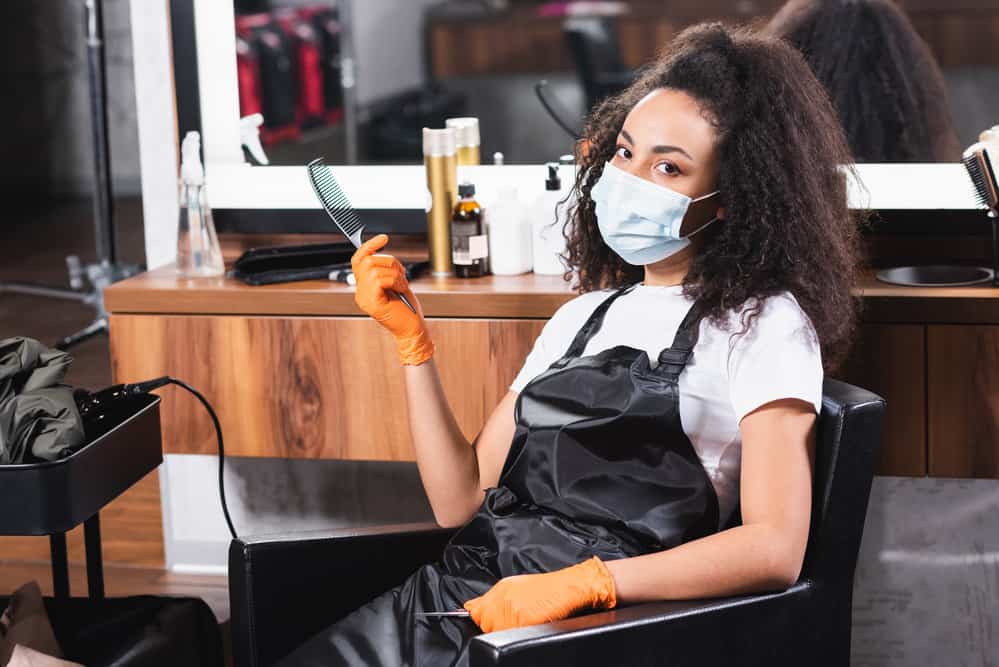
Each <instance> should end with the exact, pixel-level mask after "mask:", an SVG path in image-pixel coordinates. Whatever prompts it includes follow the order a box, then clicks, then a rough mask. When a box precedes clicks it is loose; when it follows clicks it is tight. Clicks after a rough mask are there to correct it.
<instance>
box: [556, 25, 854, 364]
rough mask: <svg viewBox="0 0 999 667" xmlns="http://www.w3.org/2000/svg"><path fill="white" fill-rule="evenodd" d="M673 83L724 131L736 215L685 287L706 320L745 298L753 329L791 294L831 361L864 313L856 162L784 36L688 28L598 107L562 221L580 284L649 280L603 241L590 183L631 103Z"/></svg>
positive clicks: (723, 165)
mask: <svg viewBox="0 0 999 667" xmlns="http://www.w3.org/2000/svg"><path fill="white" fill-rule="evenodd" d="M662 88H669V89H673V90H679V91H683V92H685V93H687V94H689V95H690V96H692V97H693V98H694V99H695V100H696V101H697V102H698V103H699V105H700V106H701V108H702V110H703V112H704V114H705V117H706V118H707V120H708V121H709V122H710V123H711V124H712V125H713V126H714V128H715V130H716V132H717V150H718V163H719V175H718V184H717V187H718V189H719V190H721V196H722V198H723V205H724V207H725V218H724V220H723V221H720V222H716V223H715V224H713V225H711V226H709V227H708V228H707V229H706V230H705V231H704V232H702V233H703V234H705V235H709V236H708V238H707V239H706V242H705V243H704V245H703V246H702V248H701V249H700V251H699V252H698V253H697V254H696V255H695V256H694V257H693V258H692V260H691V265H690V268H689V270H688V273H687V275H686V277H685V278H684V283H683V292H684V294H685V295H687V296H688V297H693V298H700V299H701V301H700V304H701V307H702V308H703V310H704V314H705V316H706V317H707V318H708V319H709V321H712V322H713V323H715V324H716V325H718V326H720V327H722V328H723V329H724V328H726V327H727V326H728V319H729V315H730V310H732V309H739V308H740V307H742V306H743V305H744V304H746V308H745V310H744V311H743V314H742V319H741V329H740V330H739V331H738V332H735V335H741V334H745V333H746V332H748V331H749V330H750V329H751V327H752V324H753V322H754V320H755V319H756V317H757V316H758V315H759V313H760V311H761V309H762V307H763V302H764V301H765V300H766V298H767V297H770V296H773V295H776V294H779V293H781V292H783V291H785V290H787V291H790V292H791V293H792V294H793V295H794V296H795V298H796V299H797V301H798V303H799V304H800V306H801V308H802V309H803V310H804V312H805V313H806V314H807V315H808V317H809V318H810V320H811V322H812V325H813V327H814V329H815V332H816V335H817V337H818V342H819V345H820V349H821V351H822V357H823V363H824V365H825V367H826V369H827V370H832V369H833V368H835V367H836V366H837V365H838V363H839V362H840V361H841V360H842V358H843V357H844V355H845V353H846V352H847V350H848V348H849V345H850V339H851V334H852V332H853V330H854V327H855V323H856V301H855V299H854V298H853V296H852V294H851V287H852V286H853V284H854V279H855V275H856V272H857V270H858V266H859V261H860V233H859V223H860V222H861V218H862V216H861V215H859V214H858V213H856V212H853V211H851V210H850V209H849V207H848V202H847V172H848V171H849V170H850V169H851V167H850V165H851V163H852V162H853V160H852V157H851V155H850V150H849V148H848V146H847V143H846V138H845V136H844V133H843V129H842V126H841V125H840V123H839V120H838V119H837V117H836V112H835V111H834V109H833V107H832V104H831V103H830V101H829V98H828V95H827V94H826V92H825V89H824V88H823V87H822V85H821V84H820V83H819V82H818V81H817V80H816V78H815V76H814V75H813V74H812V72H811V70H809V68H808V65H807V64H806V63H805V61H804V60H803V59H802V57H801V55H800V54H799V53H798V52H797V51H795V50H794V49H793V48H791V47H790V46H788V45H787V44H785V43H784V42H782V41H780V40H779V39H776V38H773V37H767V36H763V35H760V34H757V33H754V32H752V31H749V30H747V29H744V28H738V29H736V28H726V27H724V26H722V25H721V24H717V23H716V24H702V25H698V26H693V27H691V28H688V29H686V30H685V31H683V32H682V33H681V34H679V35H678V36H677V37H676V38H675V39H674V40H673V41H672V42H671V43H670V44H669V45H668V47H667V48H666V49H665V50H664V51H663V53H662V54H661V55H660V57H659V58H658V59H657V60H656V61H654V62H653V63H651V64H650V65H648V66H647V68H646V69H644V70H643V72H642V74H641V75H640V77H639V78H638V80H637V81H635V83H633V84H632V85H631V86H630V87H628V88H627V89H625V90H624V91H623V92H621V93H620V94H618V95H616V96H615V97H612V98H609V99H607V100H605V101H604V102H602V103H601V104H600V105H598V106H597V107H596V108H595V109H594V110H593V112H592V114H591V115H590V117H589V118H588V119H587V122H586V127H585V129H584V133H583V136H584V137H585V139H586V142H587V143H588V149H587V151H586V153H585V155H581V156H580V160H581V163H580V169H579V172H578V175H577V179H576V183H575V186H574V187H575V194H576V203H575V205H574V206H573V209H572V211H571V214H570V220H569V222H568V223H567V224H566V226H565V230H564V233H565V234H566V239H567V260H568V263H569V264H570V266H572V267H575V268H576V269H577V271H578V273H577V281H578V282H577V284H576V285H575V286H574V287H575V288H576V289H577V290H579V291H580V292H588V291H592V290H597V289H603V288H608V287H619V286H622V285H625V284H629V283H632V282H635V281H638V280H641V279H642V277H643V267H640V266H631V265H629V264H627V263H625V262H624V261H623V260H622V259H621V258H620V257H618V255H617V254H615V253H614V252H613V251H612V250H611V249H610V248H609V247H608V246H607V245H606V243H605V242H604V241H603V238H602V237H601V236H600V231H599V229H598V227H597V220H596V212H595V208H594V203H593V199H592V198H591V195H590V192H591V190H592V188H593V186H594V185H595V184H596V182H597V180H598V179H599V178H600V175H601V174H602V173H603V169H604V165H605V164H606V163H607V162H608V161H609V160H610V159H611V158H612V156H613V155H614V152H615V150H616V146H617V136H618V133H619V132H620V130H621V127H622V126H623V124H624V120H625V117H626V116H627V115H628V112H629V111H631V109H632V108H633V107H634V106H635V104H637V103H638V102H639V101H640V100H641V99H642V98H644V97H645V96H646V95H647V94H648V93H650V92H652V91H654V90H658V89H662ZM571 275H572V274H571V272H567V274H566V276H565V277H566V279H567V280H568V279H570V277H571Z"/></svg>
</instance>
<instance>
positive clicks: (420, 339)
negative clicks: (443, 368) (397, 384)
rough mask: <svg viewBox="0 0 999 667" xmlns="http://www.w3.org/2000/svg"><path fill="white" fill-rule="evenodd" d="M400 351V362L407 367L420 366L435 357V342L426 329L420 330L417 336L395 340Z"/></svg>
mask: <svg viewBox="0 0 999 667" xmlns="http://www.w3.org/2000/svg"><path fill="white" fill-rule="evenodd" d="M395 344H396V349H397V350H398V351H399V361H400V362H401V363H402V364H403V365H406V366H419V365H420V364H422V363H424V362H425V361H427V360H428V359H429V358H430V357H432V356H434V342H433V341H432V340H430V334H428V333H427V330H426V329H420V331H419V332H418V333H417V334H416V335H415V336H409V337H406V338H396V339H395Z"/></svg>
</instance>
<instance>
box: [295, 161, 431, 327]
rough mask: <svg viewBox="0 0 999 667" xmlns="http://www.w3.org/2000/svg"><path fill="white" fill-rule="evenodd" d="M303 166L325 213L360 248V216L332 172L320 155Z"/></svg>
mask: <svg viewBox="0 0 999 667" xmlns="http://www.w3.org/2000/svg"><path fill="white" fill-rule="evenodd" d="M305 168H306V170H307V171H308V172H309V183H311V184H312V189H313V191H315V193H316V197H317V198H318V199H319V203H320V204H322V205H323V209H324V210H325V211H326V214H327V215H328V216H330V220H332V221H333V224H334V225H336V226H337V229H339V230H340V231H341V232H343V235H344V236H346V237H347V238H348V239H349V240H350V242H351V243H353V244H354V247H355V248H360V247H361V233H362V232H364V225H363V224H361V218H360V217H359V216H358V215H357V211H355V210H354V207H353V206H351V204H350V200H349V199H347V195H345V194H344V192H343V189H342V188H341V187H340V184H339V183H337V180H336V178H334V177H333V172H332V171H331V170H330V168H329V167H328V166H326V165H325V164H324V163H323V158H321V157H317V158H316V159H315V160H313V161H312V162H310V163H309V164H307V165H306V167H305ZM334 211H336V213H334ZM389 291H390V292H391V293H392V294H395V295H396V296H397V297H399V300H400V301H402V302H403V303H404V304H406V306H408V307H409V309H410V310H411V311H413V312H414V313H415V312H416V308H414V307H413V304H411V303H410V302H409V299H407V298H406V297H405V296H403V295H402V294H399V293H398V292H396V291H395V290H389Z"/></svg>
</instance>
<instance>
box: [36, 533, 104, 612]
mask: <svg viewBox="0 0 999 667" xmlns="http://www.w3.org/2000/svg"><path fill="white" fill-rule="evenodd" d="M83 541H84V545H85V549H86V553H87V593H88V594H89V595H90V599H91V600H103V599H104V557H103V556H102V554H101V516H100V514H99V513H98V514H95V515H93V516H92V517H90V518H89V519H87V520H86V521H84V522H83ZM49 549H50V552H51V555H52V593H53V595H54V597H57V598H62V599H66V598H68V597H69V557H68V555H67V552H66V533H56V534H54V535H49Z"/></svg>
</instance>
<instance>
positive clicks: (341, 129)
mask: <svg viewBox="0 0 999 667" xmlns="http://www.w3.org/2000/svg"><path fill="white" fill-rule="evenodd" d="M222 1H223V2H233V0H222ZM233 13H234V16H235V25H234V26H232V30H233V31H234V33H235V35H236V41H235V45H236V48H235V54H234V56H235V58H236V63H237V73H238V87H239V107H240V113H241V115H244V116H245V115H248V114H250V113H256V112H260V113H262V114H263V115H264V119H265V124H264V127H263V143H264V148H265V150H266V152H267V153H268V155H269V157H270V159H271V164H275V165H301V164H305V163H306V162H308V161H309V160H310V159H311V158H312V157H315V156H317V155H324V156H326V158H327V161H328V162H331V163H338V164H381V165H384V164H414V163H418V162H419V161H420V153H421V144H420V128H422V127H423V126H430V127H441V126H443V124H444V120H445V119H446V118H450V117H459V116H472V117H476V118H478V120H479V127H480V136H481V155H482V161H483V163H491V162H492V160H493V158H492V156H493V154H494V153H496V152H501V153H502V154H503V156H504V158H505V161H506V163H508V164H538V163H543V162H547V161H551V160H555V159H557V158H558V157H559V156H560V155H562V154H564V153H566V152H569V150H570V149H571V146H572V138H571V135H570V132H578V131H579V129H580V125H581V122H582V118H583V117H584V115H585V113H586V110H587V109H588V108H589V107H590V106H591V105H592V104H594V103H595V102H596V101H598V100H599V99H601V98H602V97H605V96H607V95H609V94H613V93H614V92H615V91H616V90H619V89H620V88H621V87H622V86H625V85H627V84H628V82H629V81H631V80H632V77H633V76H634V74H635V71H636V69H637V68H639V67H641V65H642V64H643V63H646V62H648V61H649V60H651V59H653V58H654V57H655V55H656V52H657V50H658V49H659V48H660V47H661V46H662V45H663V44H664V43H666V42H667V41H668V40H669V39H670V38H671V36H672V35H674V34H676V33H677V32H678V31H680V30H682V29H683V28H684V27H686V26H688V25H690V24H692V23H696V22H699V21H704V20H722V21H725V22H728V23H734V24H736V23H737V24H745V23H751V24H754V25H758V26H766V27H767V29H769V30H771V31H772V32H774V33H775V34H779V35H781V36H783V37H785V38H786V39H788V40H789V41H790V42H792V43H793V44H794V45H795V46H797V47H798V48H799V49H800V50H801V51H802V52H803V54H804V55H805V57H806V59H807V60H808V61H809V63H810V64H811V65H812V67H813V69H814V71H815V72H816V73H817V75H818V76H819V78H820V79H821V80H822V81H823V83H825V84H826V87H827V89H828V90H829V92H830V95H831V97H832V98H833V101H834V102H835V104H836V106H837V108H838V110H839V111H840V115H841V118H842V120H843V122H844V125H845V127H846V129H847V132H848V135H849V137H850V140H851V144H852V145H853V148H854V152H855V154H856V156H857V161H858V162H863V163H881V162H950V163H955V162H958V161H960V158H961V151H962V149H963V147H965V146H967V145H969V144H970V143H972V142H974V141H976V140H977V137H978V134H979V132H981V131H982V130H983V129H985V128H987V127H989V126H991V125H993V124H995V123H996V122H999V50H997V49H995V48H992V46H993V44H994V42H993V41H992V40H991V39H990V38H989V37H988V34H987V33H988V30H989V29H990V28H989V26H994V25H997V24H999V9H997V8H996V6H995V3H994V2H993V0H962V2H959V3H955V2H953V1H952V0H897V1H892V0H862V1H857V0H849V1H848V0H789V1H788V2H784V1H782V0H631V1H628V2H543V1H541V0H448V1H445V2H440V1H439V0H353V1H352V2H348V1H347V0H234V6H233ZM219 29H222V28H221V27H220V28H219ZM541 81H545V82H547V84H546V85H545V86H544V87H543V88H542V89H541V90H540V96H541V97H544V98H545V99H544V101H545V102H547V105H548V107H549V109H547V110H546V108H545V106H543V101H542V100H541V99H539V90H538V84H539V82H541ZM202 94H204V92H202ZM553 113H554V114H555V116H557V118H554V117H553V115H552V114H553Z"/></svg>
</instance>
